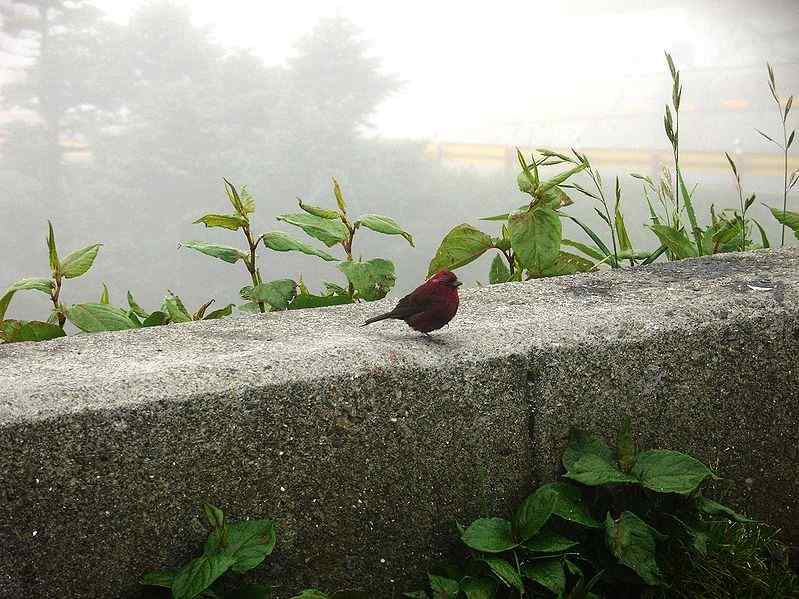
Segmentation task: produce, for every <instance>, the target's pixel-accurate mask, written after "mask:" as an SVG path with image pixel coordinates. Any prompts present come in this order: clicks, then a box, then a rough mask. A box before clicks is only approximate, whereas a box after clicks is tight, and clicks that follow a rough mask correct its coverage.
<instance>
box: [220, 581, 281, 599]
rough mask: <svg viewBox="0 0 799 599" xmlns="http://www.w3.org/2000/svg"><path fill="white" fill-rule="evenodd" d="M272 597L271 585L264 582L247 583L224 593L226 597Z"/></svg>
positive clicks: (245, 598) (257, 598) (239, 598)
mask: <svg viewBox="0 0 799 599" xmlns="http://www.w3.org/2000/svg"><path fill="white" fill-rule="evenodd" d="M270 597H272V589H271V587H268V586H266V585H263V584H245V585H244V586H242V587H239V588H237V589H236V590H234V591H231V592H229V593H225V595H224V599H270Z"/></svg>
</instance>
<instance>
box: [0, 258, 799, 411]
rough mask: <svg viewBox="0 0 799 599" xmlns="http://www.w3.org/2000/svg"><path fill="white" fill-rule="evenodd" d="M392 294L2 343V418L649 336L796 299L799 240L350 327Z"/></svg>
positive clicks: (494, 291) (517, 289) (465, 297)
mask: <svg viewBox="0 0 799 599" xmlns="http://www.w3.org/2000/svg"><path fill="white" fill-rule="evenodd" d="M394 302H395V299H387V300H384V301H383V302H379V303H371V304H362V305H355V306H344V307H335V308H328V309H315V310H303V311H300V312H282V313H272V314H267V315H257V316H250V317H246V318H237V319H225V320H221V321H209V322H197V323H189V324H183V325H170V326H165V327H155V328H146V329H138V330H133V331H125V332H119V333H100V334H92V335H77V336H71V337H67V338H61V339H57V340H54V341H49V342H44V343H38V344H33V343H26V344H11V345H7V346H2V345H0V367H1V368H2V376H0V424H4V423H5V424H11V423H14V422H20V421H30V420H36V419H41V418H49V417H58V416H60V415H65V414H70V413H74V412H80V411H83V410H87V409H88V410H104V409H107V408H124V407H132V406H133V405H135V404H139V403H142V402H153V401H158V402H161V401H163V402H176V401H182V400H186V399H189V398H191V397H192V396H196V395H198V394H209V393H220V392H222V393H233V394H240V393H246V392H247V390H248V389H249V388H253V387H264V386H269V385H273V384H280V383H282V382H289V381H296V380H305V381H311V380H313V379H315V378H325V377H330V376H350V375H351V376H355V375H358V374H363V373H364V372H368V371H369V369H372V368H390V367H406V368H414V367H421V368H438V367H444V366H446V367H452V366H456V365H457V364H459V363H463V364H474V363H475V362H480V361H483V360H490V359H494V358H497V357H502V356H506V355H509V354H513V355H518V354H523V353H529V352H532V351H536V350H537V349H538V348H544V347H548V348H558V347H568V346H576V345H580V344H591V343H601V342H603V340H608V339H612V338H624V339H625V340H635V339H636V338H645V337H651V336H652V335H653V334H658V333H664V332H667V331H669V330H674V329H679V328H684V327H686V326H688V327H691V326H694V325H696V324H697V323H703V322H708V321H713V320H718V319H726V318H735V317H743V318H748V317H751V316H755V315H756V314H757V313H758V311H759V310H761V309H763V308H766V307H767V308H768V309H769V311H771V312H774V311H777V312H779V311H781V310H795V309H796V306H797V305H799V250H797V249H795V248H794V249H786V250H781V251H771V252H766V251H761V252H752V253H746V254H726V255H720V256H716V257H713V258H706V259H700V260H689V261H683V262H676V263H668V264H661V265H656V266H653V267H650V268H646V269H637V270H622V271H607V272H603V273H597V274H589V275H580V276H574V277H560V278H551V279H542V280H537V281H532V282H527V283H511V284H506V285H495V286H491V287H483V288H478V289H469V290H466V291H464V292H462V294H461V305H460V309H459V312H458V315H457V316H456V318H455V319H454V320H453V322H452V323H451V324H450V325H449V326H448V327H447V328H445V329H443V330H441V331H438V332H437V333H434V337H435V339H434V340H433V341H430V340H427V339H425V338H423V337H421V336H420V335H418V334H417V333H415V332H413V331H411V330H410V329H409V328H408V327H406V326H405V324H404V323H402V322H398V321H388V322H382V323H376V324H373V325H371V326H369V327H364V328H360V327H358V326H357V325H359V324H360V323H361V322H362V321H363V320H364V319H365V318H367V317H368V316H371V315H374V314H377V313H380V312H381V311H384V309H386V308H389V307H390V306H392V305H393V303H394Z"/></svg>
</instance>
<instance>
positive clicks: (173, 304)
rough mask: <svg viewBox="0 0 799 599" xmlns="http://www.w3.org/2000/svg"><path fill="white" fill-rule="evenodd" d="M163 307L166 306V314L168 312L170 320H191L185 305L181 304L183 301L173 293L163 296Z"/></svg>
mask: <svg viewBox="0 0 799 599" xmlns="http://www.w3.org/2000/svg"><path fill="white" fill-rule="evenodd" d="M164 307H165V308H166V312H167V314H169V320H170V321H172V322H191V316H190V315H189V313H188V312H187V311H186V307H185V306H184V305H183V302H181V301H180V298H179V297H177V296H175V295H168V296H166V297H165V298H164Z"/></svg>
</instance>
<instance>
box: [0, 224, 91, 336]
mask: <svg viewBox="0 0 799 599" xmlns="http://www.w3.org/2000/svg"><path fill="white" fill-rule="evenodd" d="M47 227H48V233H47V253H48V256H49V262H50V277H49V278H26V279H21V280H19V281H17V282H16V283H13V284H12V285H11V286H10V287H9V288H8V289H6V291H5V293H4V294H3V295H2V296H0V339H2V340H3V341H4V342H5V343H10V342H14V341H43V340H46V339H55V338H56V337H63V336H64V335H65V334H66V333H65V332H64V324H65V323H66V321H67V319H68V318H69V320H71V321H73V322H74V320H75V318H76V312H75V308H77V306H73V307H72V308H68V307H66V306H64V304H63V303H62V299H63V298H62V291H63V286H64V281H65V280H66V279H74V278H76V277H79V276H81V275H83V274H86V272H88V270H89V269H90V268H91V267H92V264H93V263H94V259H95V258H96V257H97V252H99V251H100V246H101V245H102V244H99V243H94V244H91V245H88V246H86V247H84V248H81V249H79V250H75V251H74V252H72V253H70V254H68V255H67V256H65V257H64V258H59V256H58V249H57V247H56V241H55V233H54V232H53V224H52V223H51V222H49V221H48V223H47ZM31 289H32V290H35V291H40V292H41V293H45V294H47V295H48V296H49V297H50V301H51V302H52V304H53V309H52V311H51V313H50V317H49V318H48V319H47V322H42V321H37V320H31V321H25V320H5V314H6V311H7V309H8V305H9V304H10V303H11V299H12V298H13V297H14V294H15V293H16V292H17V291H22V290H31Z"/></svg>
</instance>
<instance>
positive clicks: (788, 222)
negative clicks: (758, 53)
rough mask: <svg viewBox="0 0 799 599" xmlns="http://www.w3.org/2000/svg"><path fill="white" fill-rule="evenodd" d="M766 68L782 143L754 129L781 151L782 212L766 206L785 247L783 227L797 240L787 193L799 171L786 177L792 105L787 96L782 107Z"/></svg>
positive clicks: (797, 217) (797, 218)
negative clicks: (779, 229)
mask: <svg viewBox="0 0 799 599" xmlns="http://www.w3.org/2000/svg"><path fill="white" fill-rule="evenodd" d="M766 67H767V68H768V87H769V90H770V91H771V97H772V98H774V102H775V103H776V105H777V113H778V114H779V117H780V122H781V124H782V143H780V142H778V141H776V140H774V139H773V138H771V137H769V136H768V135H766V134H765V133H763V132H762V131H761V130H760V129H755V131H757V132H758V133H760V135H762V136H763V137H765V138H766V139H767V140H768V141H770V142H771V143H773V144H774V145H776V146H777V147H778V148H780V149H781V150H782V157H783V186H782V210H778V209H776V208H772V207H770V206H767V208H768V209H769V210H771V213H772V214H773V215H774V218H776V219H777V221H778V222H779V223H780V224H781V229H782V234H781V237H780V245H781V246H782V245H785V227H786V226H787V227H788V228H790V229H792V230H793V232H794V234H795V235H796V237H797V238H798V239H799V213H797V212H789V211H788V192H789V191H791V190H792V189H793V188H794V187H795V186H796V185H797V183H799V169H796V170H795V171H794V172H792V173H791V174H790V176H789V175H788V150H789V149H790V147H791V145H792V144H793V141H794V139H795V138H796V130H795V129H794V130H793V131H791V134H790V135H788V115H789V114H790V112H791V106H792V105H793V96H789V97H788V99H787V100H786V101H785V106H783V104H782V101H781V100H780V97H779V95H778V94H777V83H776V81H775V79H774V69H773V68H771V65H770V64H769V63H766Z"/></svg>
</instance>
